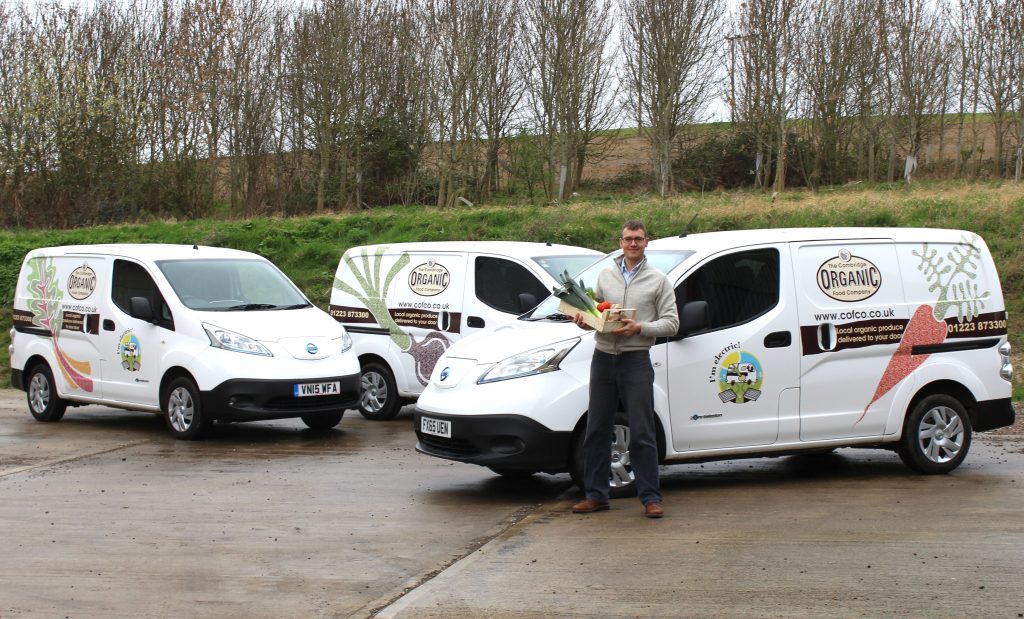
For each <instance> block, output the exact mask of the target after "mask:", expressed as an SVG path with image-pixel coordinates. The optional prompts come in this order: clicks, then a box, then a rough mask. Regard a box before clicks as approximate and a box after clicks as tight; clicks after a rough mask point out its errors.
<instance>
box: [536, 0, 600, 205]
mask: <svg viewBox="0 0 1024 619" xmlns="http://www.w3.org/2000/svg"><path fill="white" fill-rule="evenodd" d="M524 20H525V21H524V31H525V33H526V34H525V40H526V46H527V53H526V59H525V62H526V63H527V70H526V74H527V75H528V78H527V84H528V86H527V88H528V93H529V98H530V107H531V111H532V113H533V117H534V120H535V123H536V128H537V131H539V132H540V134H541V135H542V136H544V138H545V141H546V148H545V151H546V165H547V168H548V182H547V183H545V190H546V193H547V196H548V198H549V199H550V198H557V199H559V200H560V199H562V198H563V196H564V194H565V193H566V191H567V190H568V191H572V190H573V189H574V188H575V187H576V186H577V185H578V184H579V181H580V179H581V178H582V173H583V164H584V162H585V161H586V160H587V158H588V157H589V156H591V155H592V153H591V152H590V149H591V148H592V147H593V146H595V145H596V143H597V142H598V137H599V134H600V132H601V131H603V130H604V129H607V128H608V127H609V126H610V125H611V124H612V123H613V121H614V120H615V119H616V117H617V110H616V109H615V108H614V107H613V106H612V105H611V97H612V96H613V94H612V93H610V92H609V91H610V78H611V76H612V62H611V57H610V54H609V53H608V50H607V42H608V38H609V35H610V33H611V25H612V24H611V2H610V0H598V1H597V2H592V1H590V0H526V5H525V15H524ZM556 178H557V179H558V180H557V184H556V181H555V179H556Z"/></svg>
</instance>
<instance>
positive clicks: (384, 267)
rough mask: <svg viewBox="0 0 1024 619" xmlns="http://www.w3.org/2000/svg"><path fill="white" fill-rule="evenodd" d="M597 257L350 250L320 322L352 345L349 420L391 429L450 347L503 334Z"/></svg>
mask: <svg viewBox="0 0 1024 619" xmlns="http://www.w3.org/2000/svg"><path fill="white" fill-rule="evenodd" d="M602 255H603V254H601V253H600V252H597V251H594V250H592V249H585V248H582V247H573V246H569V245H555V244H550V243H529V242H518V241H459V242H455V241H451V242H447V241H440V242H426V243H394V244H390V245H367V246H362V247H352V248H350V249H349V250H348V251H346V252H345V253H344V255H342V257H341V260H340V261H339V263H338V272H337V276H336V277H335V279H334V289H333V290H332V292H331V306H330V312H331V315H332V316H334V318H335V320H337V321H338V322H339V323H341V324H343V325H345V327H346V328H347V329H348V331H349V333H351V334H352V339H353V341H354V342H355V351H356V354H357V355H358V356H359V365H360V367H361V373H362V398H361V400H360V403H359V412H360V413H362V414H363V416H364V417H367V418H368V419H391V418H392V417H394V416H395V415H397V414H398V411H399V410H400V409H401V407H402V405H403V404H405V403H408V402H411V401H414V400H415V399H416V397H417V396H418V395H419V394H420V393H421V392H422V391H423V387H424V386H425V385H426V384H427V380H428V379H429V377H430V373H431V371H433V369H434V364H435V363H436V362H437V359H438V357H440V356H441V354H442V353H443V352H444V351H445V350H447V349H448V346H450V345H451V344H452V343H453V342H456V341H458V340H459V339H461V338H463V337H465V336H467V335H471V334H473V333H478V332H481V331H486V330H488V329H493V328H494V327H498V326H500V325H503V324H507V323H509V322H512V321H514V320H515V319H516V317H517V316H519V315H520V314H522V313H523V312H526V311H528V310H530V309H532V308H533V306H535V305H536V304H537V303H538V302H539V301H540V300H541V299H544V298H545V297H547V296H548V295H549V294H551V289H552V288H553V287H554V286H557V285H558V284H559V281H558V276H559V275H561V274H562V273H563V272H565V271H568V272H569V273H570V274H575V273H577V272H579V271H580V270H582V269H583V268H584V267H586V266H588V265H590V264H591V263H592V262H594V261H595V260H598V259H599V258H601V256H602Z"/></svg>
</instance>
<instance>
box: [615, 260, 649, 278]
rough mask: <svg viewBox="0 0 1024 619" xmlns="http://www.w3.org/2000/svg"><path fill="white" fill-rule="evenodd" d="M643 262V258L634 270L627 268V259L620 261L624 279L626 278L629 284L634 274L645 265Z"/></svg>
mask: <svg viewBox="0 0 1024 619" xmlns="http://www.w3.org/2000/svg"><path fill="white" fill-rule="evenodd" d="M643 263H644V261H643V260H641V261H640V262H638V263H637V264H636V266H635V267H633V269H632V270H628V269H626V260H625V259H623V260H622V262H620V263H619V270H620V271H622V279H624V280H626V283H627V284H628V283H629V282H630V280H631V279H633V276H634V275H636V274H637V271H639V270H640V267H641V266H643Z"/></svg>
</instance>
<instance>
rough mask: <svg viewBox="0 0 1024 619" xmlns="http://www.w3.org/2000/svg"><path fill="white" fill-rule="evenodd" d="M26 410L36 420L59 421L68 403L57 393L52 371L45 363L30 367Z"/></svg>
mask: <svg viewBox="0 0 1024 619" xmlns="http://www.w3.org/2000/svg"><path fill="white" fill-rule="evenodd" d="M26 393H27V395H28V410H29V412H30V413H32V416H33V417H35V418H36V421H60V420H61V418H62V417H63V416H64V411H66V410H67V408H68V403H67V402H65V401H64V400H63V399H61V398H60V397H59V396H58V395H57V389H56V386H55V384H54V382H53V372H51V371H50V368H49V367H48V366H47V365H46V364H45V363H40V364H39V365H37V366H35V367H34V368H32V370H31V371H30V372H29V374H28V390H27V391H26Z"/></svg>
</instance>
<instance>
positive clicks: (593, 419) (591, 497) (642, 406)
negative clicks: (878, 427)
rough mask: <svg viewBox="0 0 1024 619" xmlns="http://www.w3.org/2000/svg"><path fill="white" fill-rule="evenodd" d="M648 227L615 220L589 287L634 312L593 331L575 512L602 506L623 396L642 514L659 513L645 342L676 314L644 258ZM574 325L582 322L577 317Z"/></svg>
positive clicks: (667, 327) (663, 282)
mask: <svg viewBox="0 0 1024 619" xmlns="http://www.w3.org/2000/svg"><path fill="white" fill-rule="evenodd" d="M648 240H649V239H648V236H647V228H646V226H644V224H643V222H641V221H638V220H635V219H631V220H629V221H627V222H626V223H624V224H623V225H622V234H621V235H620V237H619V246H620V247H621V248H622V256H621V257H620V258H617V259H616V261H615V262H616V266H615V267H609V268H607V269H605V270H604V271H602V272H601V273H600V274H599V275H598V278H597V285H596V286H595V292H596V294H597V297H598V298H599V299H602V300H605V301H609V302H611V303H618V304H619V305H620V306H621V307H623V308H635V309H636V317H635V318H634V319H630V318H625V317H623V318H622V322H623V325H622V326H621V327H619V328H618V329H615V330H614V331H610V332H608V333H600V332H598V333H595V334H594V346H595V348H594V356H593V359H592V360H591V365H590V410H589V413H588V415H587V429H586V436H585V439H584V443H583V453H584V455H583V490H584V493H585V498H584V500H583V501H581V502H579V503H577V504H576V505H574V506H573V508H572V510H573V512H575V513H577V514H589V513H592V512H597V511H603V510H606V509H608V508H609V503H608V494H609V485H608V479H609V471H610V470H611V449H610V446H609V441H610V439H611V438H612V435H613V431H614V426H615V415H616V413H617V412H618V405H619V402H622V405H623V408H625V412H626V415H627V416H628V419H629V431H630V439H629V458H630V463H631V464H632V467H633V474H634V476H635V478H636V487H637V494H638V496H639V498H640V501H641V502H642V503H643V505H644V515H645V516H647V517H648V518H661V517H662V516H663V515H664V514H665V511H664V508H663V507H662V497H661V491H660V489H659V483H658V443H657V433H656V427H655V421H654V368H653V367H652V366H651V356H650V349H651V346H653V345H654V342H655V340H656V339H657V338H659V337H668V336H671V335H674V334H675V333H676V331H677V330H678V329H679V314H678V311H677V310H676V299H675V294H674V291H673V290H672V284H671V283H670V282H669V281H668V278H666V277H665V275H664V273H662V272H661V271H659V270H657V269H656V268H654V267H653V266H651V265H649V264H648V263H647V257H646V255H645V251H646V249H647V241H648ZM574 321H575V322H576V325H577V326H579V327H581V328H589V327H587V326H586V323H584V322H583V318H582V317H581V316H580V315H579V314H577V315H576V316H575V317H574Z"/></svg>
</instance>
